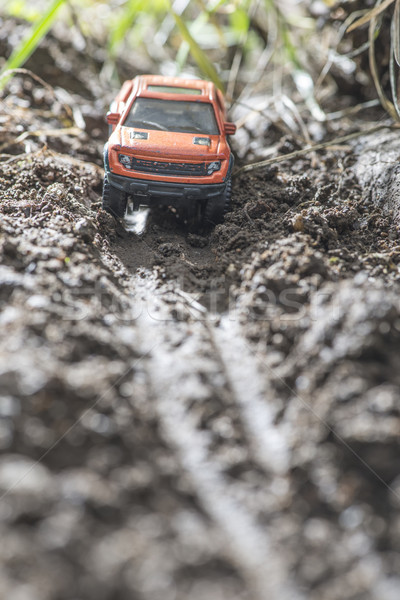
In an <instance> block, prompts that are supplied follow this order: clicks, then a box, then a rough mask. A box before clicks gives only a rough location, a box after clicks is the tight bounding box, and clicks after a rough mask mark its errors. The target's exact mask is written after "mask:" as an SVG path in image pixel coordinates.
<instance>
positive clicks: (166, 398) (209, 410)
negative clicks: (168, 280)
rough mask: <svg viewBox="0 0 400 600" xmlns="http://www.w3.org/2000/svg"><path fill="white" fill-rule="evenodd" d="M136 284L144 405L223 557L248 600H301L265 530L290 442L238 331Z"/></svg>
mask: <svg viewBox="0 0 400 600" xmlns="http://www.w3.org/2000/svg"><path fill="white" fill-rule="evenodd" d="M138 285H139V288H140V291H139V294H140V295H141V302H142V310H141V311H140V316H139V317H138V319H137V320H136V322H135V324H136V327H137V329H138V335H139V339H142V343H143V345H144V347H143V348H142V351H143V352H146V351H147V348H146V345H147V344H148V343H149V341H151V344H152V347H153V350H152V352H151V355H150V356H149V357H148V358H147V359H146V361H145V372H146V377H147V385H148V389H149V395H150V401H151V402H152V403H153V405H154V410H155V413H156V414H157V416H158V419H159V421H160V424H161V430H162V432H163V435H164V436H165V438H166V440H167V443H168V446H169V447H170V448H172V449H173V451H174V452H175V455H176V460H177V461H178V463H179V465H180V468H181V469H182V471H183V472H184V473H185V475H186V476H187V477H188V478H189V481H190V482H191V485H192V486H193V490H194V494H195V496H196V498H197V500H198V502H199V503H200V505H201V507H202V508H203V510H204V511H205V512H206V514H208V516H209V517H210V519H211V521H212V524H213V528H215V529H216V530H217V537H218V536H219V537H220V538H221V552H222V553H223V555H224V557H225V559H226V560H228V561H229V562H230V563H231V564H232V565H233V566H234V568H235V571H236V572H237V573H238V575H239V576H240V578H241V579H242V580H243V581H244V583H245V588H246V590H247V591H248V592H249V593H250V597H251V598H252V599H254V600H265V598H269V599H271V600H274V599H276V600H289V599H290V600H302V598H303V596H302V594H301V593H300V592H298V591H296V590H295V587H294V584H293V583H292V582H291V580H290V567H289V565H288V564H287V562H286V560H285V559H284V558H283V552H280V551H279V550H280V548H278V547H277V544H276V541H272V540H270V539H269V535H268V531H267V529H266V527H265V525H263V524H262V522H261V520H262V517H263V516H265V513H268V512H270V511H273V510H274V509H275V510H277V509H278V506H273V504H274V502H273V501H272V506H271V495H272V496H273V495H274V493H273V490H274V489H276V490H278V489H279V487H281V489H282V490H283V493H284V494H285V492H286V491H285V482H286V480H285V479H284V477H283V475H284V473H285V471H286V469H287V464H288V461H287V456H286V453H287V443H286V441H285V439H284V438H283V436H282V434H281V433H279V432H278V431H277V429H276V428H275V427H274V425H273V418H274V414H273V410H272V409H271V408H270V406H269V404H268V401H266V394H268V390H267V387H266V382H265V378H263V377H262V376H261V374H260V373H259V366H258V365H257V360H256V358H255V357H254V356H253V355H252V353H251V352H249V347H248V346H247V343H246V342H245V341H244V340H243V339H242V336H241V332H240V325H239V324H238V323H236V322H232V321H229V320H228V319H225V318H224V317H222V322H220V323H219V324H216V323H215V322H214V321H215V319H214V316H213V315H210V314H209V313H208V312H207V310H206V309H205V308H204V307H202V306H200V305H198V304H197V303H196V302H195V301H193V300H192V299H191V297H190V296H189V295H188V294H186V293H184V292H181V291H180V290H176V291H171V290H170V289H169V290H168V292H165V290H164V291H163V290H162V291H161V294H156V295H154V293H152V291H151V290H150V289H149V287H148V280H146V281H142V282H140V281H139V282H138V283H136V282H135V287H136V289H137V287H138ZM177 316H179V317H180V319H179V320H177V318H176V317H177ZM268 484H270V489H268V498H267V494H266V493H265V487H266V486H268ZM282 486H283V487H282ZM277 496H279V492H277ZM277 504H279V498H278V499H277Z"/></svg>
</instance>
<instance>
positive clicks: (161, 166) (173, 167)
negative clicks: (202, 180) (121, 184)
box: [130, 157, 207, 177]
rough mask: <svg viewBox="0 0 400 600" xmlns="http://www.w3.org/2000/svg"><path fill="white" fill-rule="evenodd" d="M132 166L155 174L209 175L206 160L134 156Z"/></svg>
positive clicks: (137, 169) (136, 169)
mask: <svg viewBox="0 0 400 600" xmlns="http://www.w3.org/2000/svg"><path fill="white" fill-rule="evenodd" d="M130 168H131V169H134V170H135V171H142V172H144V173H153V174H154V175H157V174H163V175H191V176H200V177H201V176H204V175H207V165H206V163H204V162H202V163H175V162H174V163H172V162H164V161H155V160H143V159H139V158H134V157H132V159H131V165H130Z"/></svg>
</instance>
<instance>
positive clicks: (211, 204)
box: [204, 178, 232, 225]
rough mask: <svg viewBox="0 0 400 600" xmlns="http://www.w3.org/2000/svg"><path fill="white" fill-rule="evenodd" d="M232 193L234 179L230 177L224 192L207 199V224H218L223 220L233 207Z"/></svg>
mask: <svg viewBox="0 0 400 600" xmlns="http://www.w3.org/2000/svg"><path fill="white" fill-rule="evenodd" d="M231 195H232V180H231V179H230V178H229V179H228V181H227V182H226V186H225V190H224V191H223V192H222V194H220V195H219V196H214V197H213V198H209V199H208V200H207V204H206V208H205V212H204V221H205V223H206V224H207V225H218V223H222V222H223V220H224V217H225V214H226V213H227V212H228V211H229V210H230V207H231Z"/></svg>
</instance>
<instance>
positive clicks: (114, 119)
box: [106, 112, 121, 125]
mask: <svg viewBox="0 0 400 600" xmlns="http://www.w3.org/2000/svg"><path fill="white" fill-rule="evenodd" d="M120 118H121V115H120V113H116V112H108V113H107V115H106V121H107V123H108V124H109V125H117V124H118V121H119V120H120Z"/></svg>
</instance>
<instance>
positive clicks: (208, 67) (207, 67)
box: [171, 8, 224, 90]
mask: <svg viewBox="0 0 400 600" xmlns="http://www.w3.org/2000/svg"><path fill="white" fill-rule="evenodd" d="M171 14H172V15H173V17H174V19H175V22H176V24H177V27H178V29H179V32H180V34H181V36H182V38H183V40H184V41H185V42H186V43H187V44H188V45H189V48H190V53H191V55H192V56H193V58H194V60H195V61H196V63H197V66H198V67H199V69H200V70H201V71H202V73H203V74H204V75H205V76H206V77H207V79H210V80H211V81H212V82H213V83H215V85H216V86H217V87H218V88H219V89H220V90H223V89H224V86H223V83H222V81H221V79H220V78H219V75H218V73H217V71H216V69H215V67H214V65H213V63H212V62H211V61H210V59H209V58H208V56H207V55H206V54H205V52H203V50H202V49H201V48H200V46H199V45H198V43H197V42H196V40H195V39H194V38H193V36H192V35H191V33H190V31H189V29H188V27H187V25H186V23H185V22H184V20H183V19H182V18H181V17H180V16H179V15H178V14H177V13H176V12H175V11H174V10H173V9H172V8H171Z"/></svg>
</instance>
